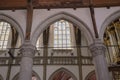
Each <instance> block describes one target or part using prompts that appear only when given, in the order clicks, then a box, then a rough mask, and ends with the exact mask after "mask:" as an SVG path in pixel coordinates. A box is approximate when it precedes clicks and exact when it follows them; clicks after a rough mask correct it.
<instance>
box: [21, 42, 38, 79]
mask: <svg viewBox="0 0 120 80" xmlns="http://www.w3.org/2000/svg"><path fill="white" fill-rule="evenodd" d="M35 49H36V48H35V47H34V46H33V45H32V44H31V43H30V41H25V43H24V44H23V45H22V46H21V49H20V51H21V53H22V58H21V62H20V74H19V80H32V66H33V57H34V54H35Z"/></svg>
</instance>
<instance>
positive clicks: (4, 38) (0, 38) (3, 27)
mask: <svg viewBox="0 0 120 80" xmlns="http://www.w3.org/2000/svg"><path fill="white" fill-rule="evenodd" d="M9 34H10V24H9V23H7V22H4V21H0V50H6V48H7V44H8V39H9Z"/></svg>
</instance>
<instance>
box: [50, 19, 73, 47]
mask: <svg viewBox="0 0 120 80" xmlns="http://www.w3.org/2000/svg"><path fill="white" fill-rule="evenodd" d="M52 26H53V27H54V28H53V29H54V49H71V24H70V23H69V22H68V21H65V20H60V21H57V22H55V23H54V24H53V25H52Z"/></svg>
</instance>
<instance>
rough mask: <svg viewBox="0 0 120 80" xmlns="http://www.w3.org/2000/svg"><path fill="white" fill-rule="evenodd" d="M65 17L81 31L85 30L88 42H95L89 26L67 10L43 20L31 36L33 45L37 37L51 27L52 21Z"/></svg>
mask: <svg viewBox="0 0 120 80" xmlns="http://www.w3.org/2000/svg"><path fill="white" fill-rule="evenodd" d="M61 19H64V20H66V21H69V22H71V23H73V24H74V25H75V26H77V27H78V28H79V29H80V30H81V31H83V32H84V35H85V37H86V38H87V40H88V44H91V43H92V42H93V35H92V32H91V31H90V29H89V28H88V26H87V25H86V24H85V23H84V22H83V21H81V20H79V19H78V18H76V17H75V16H73V15H70V14H68V13H65V12H60V13H58V14H55V15H53V16H51V17H49V18H48V19H46V20H45V21H43V22H42V23H41V24H39V26H38V27H37V28H36V30H35V31H34V33H33V35H32V37H31V41H32V44H33V45H36V42H37V39H38V37H39V36H40V34H41V33H42V32H43V31H44V30H45V29H46V28H48V27H49V25H51V24H52V23H54V22H56V21H58V20H61Z"/></svg>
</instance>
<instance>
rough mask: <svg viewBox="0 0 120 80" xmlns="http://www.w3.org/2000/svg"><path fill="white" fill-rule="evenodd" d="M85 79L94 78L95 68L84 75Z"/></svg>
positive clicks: (90, 79) (94, 79) (91, 79)
mask: <svg viewBox="0 0 120 80" xmlns="http://www.w3.org/2000/svg"><path fill="white" fill-rule="evenodd" d="M85 80H96V75H95V70H93V71H91V72H90V73H88V75H87V76H86V77H85Z"/></svg>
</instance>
